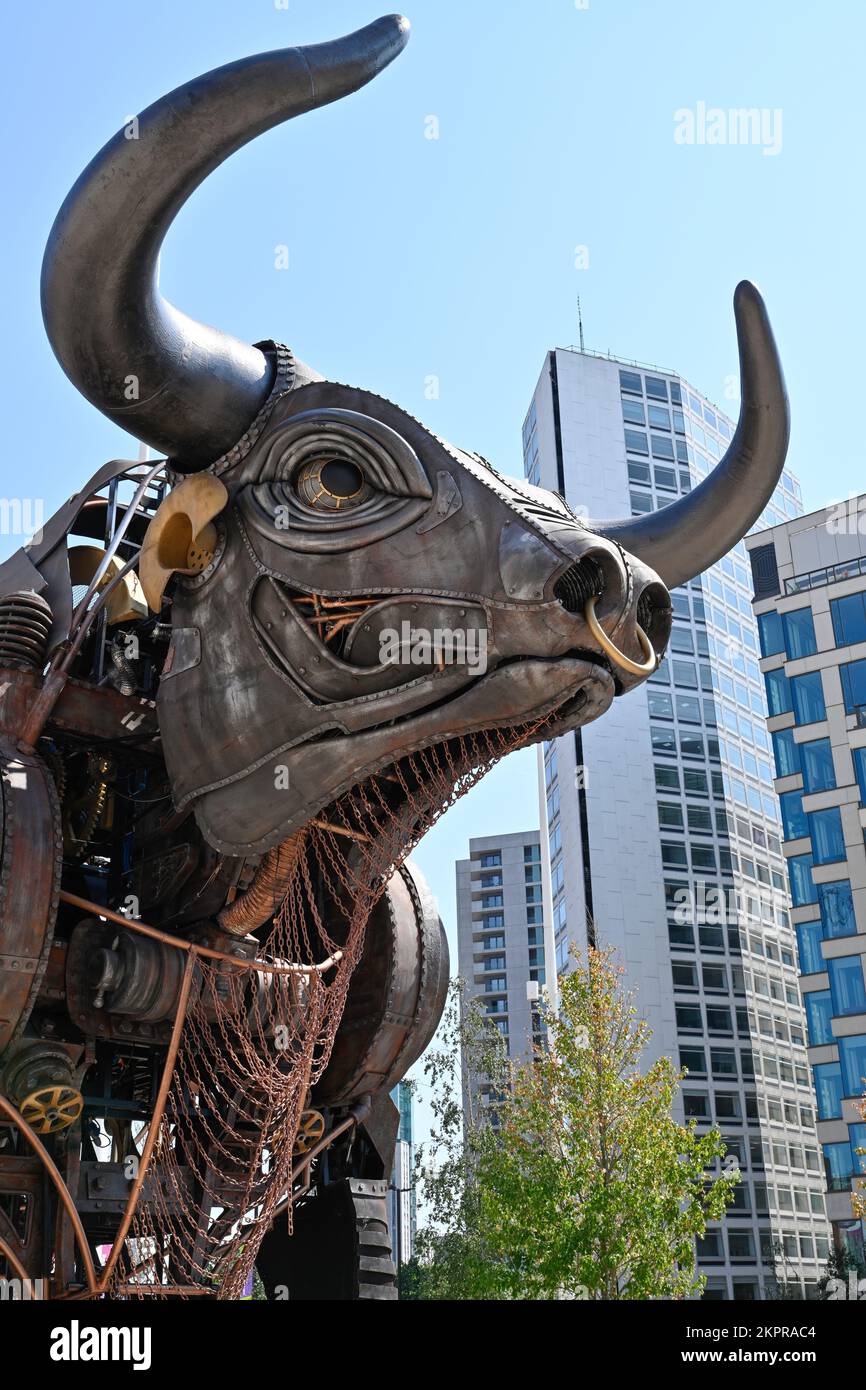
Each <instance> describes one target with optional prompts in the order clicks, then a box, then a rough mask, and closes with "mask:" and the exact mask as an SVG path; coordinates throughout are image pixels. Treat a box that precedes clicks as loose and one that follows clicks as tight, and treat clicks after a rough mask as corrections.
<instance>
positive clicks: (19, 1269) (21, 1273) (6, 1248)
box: [0, 1236, 35, 1284]
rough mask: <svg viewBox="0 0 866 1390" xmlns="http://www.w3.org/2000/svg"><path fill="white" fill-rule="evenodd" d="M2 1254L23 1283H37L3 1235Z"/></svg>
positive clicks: (0, 1246)
mask: <svg viewBox="0 0 866 1390" xmlns="http://www.w3.org/2000/svg"><path fill="white" fill-rule="evenodd" d="M0 1255H2V1256H3V1258H4V1259H5V1260H8V1261H9V1263H10V1265H11V1266H12V1268H13V1269H14V1270H15V1273H16V1274H17V1275H18V1278H19V1279H20V1280H21V1283H22V1284H33V1283H35V1280H33V1279H31V1278H30V1275H29V1274H28V1273H27V1270H26V1269H25V1268H24V1266H23V1264H22V1263H21V1261H20V1260H19V1258H18V1256H17V1255H16V1254H15V1251H14V1250H13V1249H12V1246H11V1245H10V1244H9V1243H8V1241H5V1240H4V1239H3V1237H2V1236H0Z"/></svg>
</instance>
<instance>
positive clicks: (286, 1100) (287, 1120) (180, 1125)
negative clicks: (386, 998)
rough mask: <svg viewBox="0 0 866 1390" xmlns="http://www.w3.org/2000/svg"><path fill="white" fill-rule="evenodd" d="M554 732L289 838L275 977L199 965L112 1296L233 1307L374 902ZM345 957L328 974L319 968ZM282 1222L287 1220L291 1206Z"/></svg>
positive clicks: (264, 953)
mask: <svg viewBox="0 0 866 1390" xmlns="http://www.w3.org/2000/svg"><path fill="white" fill-rule="evenodd" d="M545 722H546V721H545V720H542V721H539V722H537V723H534V724H532V725H520V726H516V727H512V728H509V729H503V730H490V731H485V732H480V733H476V734H466V735H462V736H459V737H457V738H454V739H451V740H449V741H448V742H447V743H441V744H437V745H435V746H433V747H431V748H427V749H424V750H422V751H420V752H417V753H413V754H411V755H407V756H406V757H404V758H402V759H401V760H400V761H399V762H398V763H395V764H393V765H392V766H391V767H389V768H388V770H387V772H384V773H380V774H377V775H375V776H372V777H371V778H370V779H369V780H368V781H367V782H365V783H364V784H362V785H360V786H358V787H355V788H354V789H353V790H352V791H351V792H349V793H347V794H346V795H345V796H342V797H341V798H340V799H339V800H338V801H337V802H335V803H334V804H333V805H332V806H331V807H330V808H329V809H328V811H327V812H326V813H325V814H324V815H323V817H322V819H321V820H317V821H315V822H313V823H312V824H311V825H309V826H307V827H306V828H305V829H304V830H302V831H301V832H300V833H299V834H298V835H297V836H295V837H293V841H292V842H286V853H287V854H288V855H289V858H290V863H289V873H288V878H287V880H286V879H285V878H284V880H283V882H284V883H285V882H286V881H287V882H288V887H287V891H286V892H285V896H284V898H283V900H282V902H281V903H280V904H274V906H275V907H276V909H277V910H276V915H275V917H274V918H273V921H272V923H271V925H270V927H269V928H267V935H266V936H265V938H264V939H263V940H262V941H261V943H260V944H256V943H255V942H252V943H251V944H252V946H253V951H252V954H253V955H255V956H257V958H258V960H259V961H260V962H261V961H264V962H268V963H269V964H271V965H272V966H277V967H282V968H281V969H279V968H278V969H277V970H275V971H273V972H271V973H263V972H262V971H261V970H257V969H253V968H251V967H250V965H248V964H244V963H243V962H242V961H239V962H238V964H237V965H235V964H234V963H233V962H231V963H230V962H227V961H223V960H220V961H216V960H211V959H206V958H203V957H201V956H199V957H197V958H196V959H195V960H194V962H193V961H190V963H189V969H190V971H191V986H190V995H189V1004H188V1008H187V1011H186V1016H185V1019H184V1020H183V1022H182V1025H181V1027H180V1035H179V1036H180V1041H179V1044H178V1050H177V1056H176V1061H175V1064H174V1067H173V1069H172V1071H171V1078H170V1083H169V1087H168V1095H167V1101H166V1105H165V1110H164V1113H163V1115H162V1118H161V1120H160V1121H159V1122H158V1127H157V1129H156V1131H155V1134H154V1137H153V1143H154V1147H153V1154H152V1161H151V1164H150V1167H149V1169H148V1170H147V1173H146V1176H145V1180H144V1183H143V1186H142V1189H141V1193H140V1195H139V1199H138V1203H137V1206H136V1209H135V1212H134V1215H133V1218H132V1223H131V1225H130V1227H129V1232H128V1239H127V1240H126V1241H124V1240H123V1239H122V1238H121V1241H120V1250H119V1253H117V1254H116V1257H115V1258H116V1263H115V1265H114V1268H113V1271H112V1273H111V1278H110V1282H109V1292H110V1293H111V1294H113V1295H114V1296H118V1295H126V1296H129V1295H133V1296H135V1295H136V1293H137V1292H138V1291H141V1292H142V1293H143V1292H144V1288H146V1290H147V1292H148V1294H149V1295H150V1296H153V1295H154V1294H156V1295H157V1296H160V1295H163V1294H165V1295H168V1294H177V1293H182V1292H183V1291H191V1292H195V1291H196V1290H197V1289H198V1290H201V1291H205V1290H207V1291H209V1292H212V1293H214V1294H216V1295H217V1296H218V1297H220V1298H236V1297H238V1296H239V1294H240V1293H241V1291H242V1289H243V1286H244V1283H245V1282H246V1280H247V1278H248V1275H249V1274H250V1271H251V1270H252V1267H253V1264H254V1262H255V1258H256V1255H257V1252H258V1249H259V1245H260V1243H261V1241H262V1239H263V1237H264V1235H265V1234H266V1232H267V1230H268V1228H269V1226H270V1224H271V1222H272V1220H273V1219H274V1213H275V1209H276V1208H277V1207H278V1205H280V1204H282V1203H283V1202H284V1199H285V1197H286V1194H287V1193H288V1192H290V1191H291V1190H292V1186H293V1179H292V1168H293V1149H294V1145H295V1139H296V1135H297V1132H298V1125H299V1120H300V1116H301V1112H302V1111H303V1110H304V1109H305V1108H306V1107H307V1106H308V1104H309V1100H308V1097H309V1093H310V1090H311V1088H312V1087H313V1086H314V1085H315V1084H316V1082H317V1081H318V1079H319V1078H320V1077H321V1075H322V1073H323V1071H324V1070H325V1067H326V1066H327V1064H328V1060H329V1058H330V1055H331V1049H332V1047H333V1043H334V1037H335V1035H336V1032H337V1029H338V1027H339V1024H340V1019H341V1017H342V1013H343V1007H344V1004H345V1001H346V994H347V991H348V988H349V983H350V981H351V978H352V972H353V971H354V969H355V966H356V965H357V963H358V960H359V958H360V955H361V951H362V949H363V944H364V931H365V928H366V924H367V920H368V918H369V916H370V913H371V911H372V909H373V907H374V905H375V903H376V902H377V900H378V898H379V897H380V896H381V894H382V892H383V891H384V888H385V885H386V883H387V881H388V879H389V877H390V875H391V874H392V873H393V871H394V869H395V868H396V866H397V865H398V864H399V863H400V862H401V861H402V860H403V859H404V858H405V856H406V855H407V854H408V853H409V852H410V850H411V849H412V848H413V846H414V845H415V844H416V843H417V842H418V840H419V839H420V838H421V836H422V835H423V834H424V833H425V832H426V830H427V829H429V827H430V826H431V825H432V824H433V823H434V822H435V821H436V820H437V819H438V817H439V816H441V815H442V814H443V812H444V811H446V810H447V809H448V808H449V806H451V805H452V804H453V803H454V802H455V801H456V800H457V799H458V798H459V797H460V796H462V795H463V794H464V793H465V792H467V791H469V790H470V788H471V787H473V786H474V785H475V783H476V782H478V781H479V780H480V778H481V777H483V776H484V774H485V773H486V772H487V771H489V769H490V768H491V767H492V766H493V765H494V764H495V763H496V762H498V761H499V759H500V758H502V757H503V756H504V755H505V754H506V753H509V752H511V751H512V750H514V749H516V748H518V747H520V746H522V745H525V744H527V743H529V742H532V741H534V740H535V739H536V738H537V737H538V734H539V731H540V729H541V728H542V726H543V724H544V723H545ZM247 941H248V942H249V938H247ZM337 953H341V954H340V955H339V959H338V960H337V962H336V964H335V965H333V966H332V967H331V968H329V969H327V970H326V971H324V972H321V973H320V972H318V971H316V970H315V969H313V968H312V967H315V966H316V965H318V964H320V963H321V962H323V961H325V960H327V959H329V958H330V957H331V956H334V955H336V954H337ZM289 966H292V967H301V969H297V968H293V969H289V968H288V967H289ZM297 1162H298V1160H297V1159H295V1163H297ZM280 1219H281V1220H286V1219H287V1220H289V1222H290V1221H291V1204H289V1208H288V1215H287V1216H286V1215H281V1217H280ZM143 1286H144V1287H143ZM157 1291H158V1292H157Z"/></svg>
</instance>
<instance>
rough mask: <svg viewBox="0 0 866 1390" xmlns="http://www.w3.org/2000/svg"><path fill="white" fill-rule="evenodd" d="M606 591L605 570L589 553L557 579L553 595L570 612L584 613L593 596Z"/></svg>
mask: <svg viewBox="0 0 866 1390" xmlns="http://www.w3.org/2000/svg"><path fill="white" fill-rule="evenodd" d="M603 592H604V571H603V570H602V568H601V565H600V564H599V563H598V561H597V560H594V559H593V558H592V556H590V555H588V556H586V557H585V558H584V559H583V560H578V561H577V563H576V564H574V565H571V566H570V567H569V568H568V569H567V570H566V571H565V574H563V575H561V576H560V577H559V579H558V580H557V581H556V586H555V588H554V590H553V597H554V598H555V599H556V600H557V601H558V602H559V603H561V604H562V606H563V608H564V609H565V610H566V611H567V612H568V613H580V614H582V613H583V611H584V609H585V608H586V605H587V602H588V601H589V599H591V598H598V597H599V595H600V594H602V593H603Z"/></svg>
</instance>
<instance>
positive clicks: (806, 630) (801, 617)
mask: <svg viewBox="0 0 866 1390" xmlns="http://www.w3.org/2000/svg"><path fill="white" fill-rule="evenodd" d="M782 624H783V626H784V629H785V651H786V652H787V654H788V658H789V660H791V661H793V660H794V659H795V658H796V657H799V656H814V654H815V652H816V651H817V650H818V647H817V644H816V642H815V624H814V622H813V621H812V610H811V608H798V609H796V611H795V612H793V613H786V614H785V615H784V617H783V618H782Z"/></svg>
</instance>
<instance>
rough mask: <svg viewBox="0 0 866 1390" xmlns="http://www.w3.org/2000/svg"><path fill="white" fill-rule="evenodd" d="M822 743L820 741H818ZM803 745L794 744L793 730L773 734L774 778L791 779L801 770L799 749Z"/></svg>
mask: <svg viewBox="0 0 866 1390" xmlns="http://www.w3.org/2000/svg"><path fill="white" fill-rule="evenodd" d="M818 741H819V742H822V740H818ZM802 746H803V745H802V744H798V743H795V742H794V730H793V729H777V730H776V732H775V733H774V734H773V754H774V757H775V759H776V776H777V777H792V776H794V774H795V773H797V772H799V771H800V770H801V768H800V749H801V747H802Z"/></svg>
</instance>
